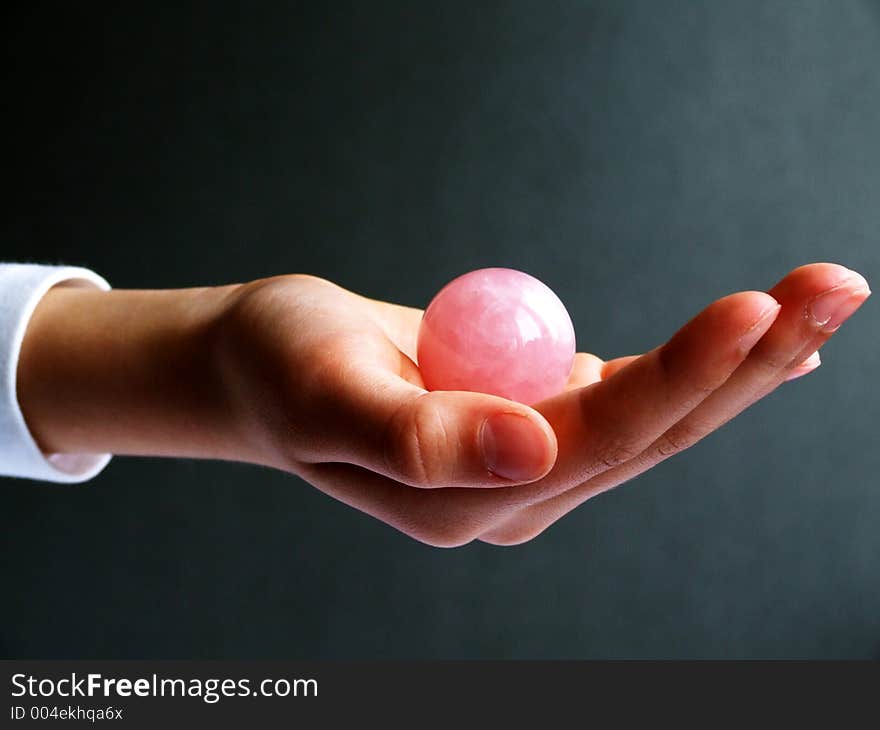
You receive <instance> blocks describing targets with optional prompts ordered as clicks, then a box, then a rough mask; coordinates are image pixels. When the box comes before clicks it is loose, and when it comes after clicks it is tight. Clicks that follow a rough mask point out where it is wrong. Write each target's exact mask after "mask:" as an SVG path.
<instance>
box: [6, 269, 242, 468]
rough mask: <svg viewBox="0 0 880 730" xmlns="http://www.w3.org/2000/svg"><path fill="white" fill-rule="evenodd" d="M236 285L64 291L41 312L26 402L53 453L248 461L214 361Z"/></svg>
mask: <svg viewBox="0 0 880 730" xmlns="http://www.w3.org/2000/svg"><path fill="white" fill-rule="evenodd" d="M235 289H236V287H235V286H232V287H214V288H200V289H174V290H155V291H152V290H144V291H141V290H114V291H109V292H104V291H98V290H92V289H75V288H65V287H56V288H54V289H52V290H50V291H49V292H48V293H47V294H46V295H45V296H44V297H43V299H42V301H41V302H40V304H39V306H38V307H37V309H36V310H35V311H34V314H33V316H32V317H31V320H30V323H29V325H28V329H27V332H26V334H25V338H24V341H23V343H22V349H21V354H20V357H19V365H18V373H17V393H18V400H19V404H20V406H21V409H22V413H23V414H24V417H25V420H26V421H27V424H28V427H29V428H30V430H31V433H32V434H33V436H34V439H35V440H36V442H37V443H38V445H39V446H40V448H41V449H42V450H43V451H44V452H47V453H114V454H141V455H161V456H185V457H202V458H222V459H243V458H246V455H244V454H241V453H239V451H238V449H239V440H238V439H237V437H236V435H235V424H234V420H235V419H234V414H233V413H232V412H231V408H230V406H229V401H228V398H226V396H225V394H224V389H223V387H222V385H221V383H220V380H219V377H218V375H217V368H216V366H215V363H214V347H213V343H214V342H215V332H216V328H217V327H218V326H219V323H220V322H221V319H222V315H223V312H224V311H225V308H226V306H227V302H228V300H229V297H230V295H231V294H232V293H233V292H234V291H235Z"/></svg>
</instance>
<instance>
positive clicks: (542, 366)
mask: <svg viewBox="0 0 880 730" xmlns="http://www.w3.org/2000/svg"><path fill="white" fill-rule="evenodd" d="M574 353H575V338H574V325H572V323H571V317H569V316H568V311H567V310H566V308H565V305H564V304H563V303H562V302H561V301H560V300H559V297H557V296H556V295H555V294H554V293H553V291H552V290H551V289H550V288H549V287H548V286H547V285H546V284H543V283H542V282H540V281H538V280H537V279H536V278H535V277H533V276H529V275H528V274H525V273H523V272H522V271H515V270H514V269H501V268H491V269H478V270H477V271H471V272H470V273H467V274H463V275H462V276H459V277H458V278H457V279H453V280H452V281H451V282H449V283H448V284H447V285H446V286H444V287H443V288H442V289H441V290H440V291H439V293H438V294H437V296H435V297H434V299H433V300H432V301H431V303H430V304H429V305H428V308H427V309H426V310H425V314H424V316H423V317H422V322H421V325H420V327H419V340H418V354H417V358H418V364H419V369H420V370H421V373H422V379H423V380H424V382H425V387H426V388H427V389H428V390H471V391H477V392H480V393H490V394H492V395H500V396H502V397H504V398H508V399H510V400H515V401H518V402H520V403H525V404H527V405H531V404H533V403H537V402H538V401H541V400H543V399H544V398H549V397H550V396H553V395H556V394H557V393H560V392H561V391H562V390H563V389H564V388H565V384H566V383H567V382H568V378H569V376H570V375H571V368H572V365H573V364H574Z"/></svg>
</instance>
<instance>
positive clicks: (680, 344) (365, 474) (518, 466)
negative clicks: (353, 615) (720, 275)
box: [217, 264, 870, 546]
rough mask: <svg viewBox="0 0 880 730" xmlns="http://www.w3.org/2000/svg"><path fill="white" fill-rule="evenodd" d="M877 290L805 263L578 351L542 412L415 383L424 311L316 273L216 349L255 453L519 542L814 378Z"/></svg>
mask: <svg viewBox="0 0 880 730" xmlns="http://www.w3.org/2000/svg"><path fill="white" fill-rule="evenodd" d="M869 293H870V292H869V289H868V286H867V283H866V282H865V280H864V279H863V278H862V277H861V276H860V275H859V274H857V273H855V272H852V271H850V270H848V269H845V268H843V267H842V266H838V265H834V264H812V265H808V266H803V267H801V268H798V269H796V270H795V271H793V272H792V273H791V274H789V275H788V276H787V277H785V278H784V279H783V280H782V281H781V282H779V284H777V285H776V286H775V287H774V288H773V289H771V290H770V292H769V293H762V292H756V291H753V292H741V293H738V294H733V295H730V296H727V297H724V298H723V299H719V300H718V301H716V302H714V303H713V304H711V305H710V306H709V307H707V308H706V309H705V310H704V311H703V312H701V313H700V314H699V315H697V316H696V317H695V318H694V319H692V320H691V321H690V322H688V323H687V324H686V325H685V326H684V327H683V328H682V329H681V330H679V331H678V332H677V333H676V334H675V335H674V336H673V337H672V338H671V339H670V340H669V341H668V342H667V343H665V344H663V345H661V346H658V347H656V348H655V349H653V350H651V351H650V352H647V353H646V354H644V355H641V356H630V357H623V358H618V359H615V360H609V361H607V362H606V361H602V360H601V359H600V358H598V357H596V356H595V355H590V354H586V353H579V354H578V355H577V358H576V363H575V368H574V371H573V373H572V376H571V381H570V384H569V388H568V389H567V390H566V392H564V393H561V394H559V395H558V396H556V397H554V398H551V399H548V400H546V401H544V402H542V403H539V404H537V405H535V406H534V408H528V407H526V406H523V405H521V404H518V403H513V402H511V401H507V400H504V399H502V398H498V397H495V396H490V395H484V394H479V393H468V392H459V391H455V392H452V391H437V392H427V391H425V390H424V388H423V384H422V381H421V378H420V375H419V370H418V367H417V366H416V364H415V346H416V336H417V331H418V326H419V321H420V318H421V314H422V312H421V310H418V309H412V308H407V307H401V306H397V305H393V304H387V303H384V302H379V301H375V300H371V299H367V298H365V297H362V296H359V295H357V294H354V293H352V292H349V291H346V290H345V289H342V288H340V287H338V286H336V285H334V284H332V283H330V282H327V281H324V280H322V279H317V278H314V277H309V276H287V277H277V278H273V279H267V280H261V281H258V282H253V283H251V284H247V285H244V286H243V287H241V288H240V289H239V290H237V291H236V292H235V293H234V294H233V295H232V301H233V303H232V304H231V305H230V307H229V308H228V311H227V314H226V315H225V316H224V319H223V326H222V327H221V328H220V331H221V332H222V335H221V337H220V341H221V345H220V346H219V347H218V348H217V353H218V355H217V357H218V364H219V366H220V373H221V380H222V382H223V384H224V391H225V392H226V393H229V394H233V397H232V400H231V402H230V404H231V408H232V410H233V412H235V413H237V414H238V416H237V417H236V419H235V422H236V431H237V436H236V438H235V439H234V441H236V442H238V443H240V444H245V445H246V448H245V452H246V453H247V454H248V457H247V458H248V459H249V460H252V461H257V462H260V463H264V464H268V465H271V466H274V467H277V468H280V469H286V470H289V471H292V472H294V473H296V474H299V475H301V476H302V477H303V478H304V479H306V480H307V481H309V482H310V483H312V484H313V485H315V486H316V487H318V488H319V489H321V490H322V491H324V492H326V493H327V494H329V495H331V496H333V497H335V498H336V499H339V500H340V501H342V502H345V503H346V504H349V505H351V506H353V507H355V508H357V509H359V510H361V511H363V512H366V513H367V514H370V515H372V516H374V517H376V518H378V519H380V520H382V521H383V522H386V523H388V524H390V525H392V526H394V527H396V528H397V529H399V530H401V531H403V532H404V533H406V534H408V535H410V536H412V537H414V538H415V539H417V540H421V541H423V542H426V543H428V544H431V545H436V546H457V545H462V544H464V543H467V542H470V541H472V540H474V539H480V540H483V541H486V542H489V543H493V544H497V545H512V544H517V543H521V542H524V541H526V540H529V539H531V538H533V537H535V536H536V535H538V534H539V533H540V532H542V531H543V530H544V529H546V528H547V527H548V526H549V525H551V524H552V523H553V522H555V521H556V520H557V519H559V518H560V517H562V516H563V515H564V514H566V513H567V512H569V511H570V510H572V509H574V508H575V507H577V506H578V505H579V504H581V503H582V502H584V501H585V500H587V499H589V498H590V497H593V496H595V495H596V494H599V493H601V492H603V491H605V490H607V489H610V488H612V487H614V486H616V485H618V484H621V483H622V482H624V481H626V480H628V479H631V478H632V477H634V476H636V475H638V474H640V473H641V472H643V471H645V470H646V469H649V468H651V467H652V466H654V465H655V464H657V463H659V462H660V461H662V460H663V459H666V458H667V457H669V456H671V455H672V454H674V453H677V452H679V451H682V450H683V449H685V448H688V447H689V446H691V445H693V444H694V443H696V442H697V441H699V440H700V439H701V438H703V437H704V436H706V435H707V434H709V433H711V432H712V431H713V430H715V429H716V428H718V427H719V426H721V425H722V424H724V423H725V422H727V421H728V420H730V419H731V418H733V417H734V416H735V415H737V414H738V413H740V412H741V411H742V410H744V409H745V408H747V407H748V406H749V405H751V404H752V403H754V402H755V401H757V400H759V399H760V398H762V397H763V396H765V395H767V394H768V393H769V392H771V391H772V390H774V389H775V388H776V387H777V386H778V385H780V384H781V383H782V382H784V381H786V380H790V379H793V378H795V377H798V376H800V375H803V374H805V373H807V372H810V371H811V370H812V369H814V368H815V367H816V366H818V364H819V360H818V354H817V351H818V349H819V348H820V347H821V346H822V345H823V344H824V343H825V342H826V341H827V340H828V338H829V337H830V336H831V334H832V333H833V332H834V331H835V329H836V328H837V327H838V326H839V325H840V324H841V323H842V322H843V321H844V320H845V319H846V318H847V317H848V316H849V315H850V314H852V313H853V312H854V311H855V310H856V309H857V308H858V307H859V306H860V305H861V303H862V302H863V301H864V300H865V299H866V298H867V297H868V296H869Z"/></svg>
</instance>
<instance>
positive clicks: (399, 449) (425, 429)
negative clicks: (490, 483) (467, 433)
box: [385, 393, 450, 488]
mask: <svg viewBox="0 0 880 730" xmlns="http://www.w3.org/2000/svg"><path fill="white" fill-rule="evenodd" d="M428 395H429V394H428V393H426V394H424V395H421V396H419V397H418V398H417V399H416V400H414V401H410V402H408V403H405V404H403V405H402V406H401V407H400V408H398V410H397V411H396V412H395V413H394V414H393V415H392V417H391V419H390V421H389V424H388V434H387V437H386V439H385V444H386V448H385V462H386V466H387V467H388V469H389V470H390V471H391V473H392V474H394V475H395V476H397V477H398V478H400V479H401V480H402V481H404V482H406V483H407V484H411V485H413V486H420V487H425V488H436V487H443V486H448V485H446V484H444V483H443V481H444V474H445V469H444V461H445V457H447V456H448V452H449V448H448V445H449V443H450V434H449V430H448V428H447V426H446V423H445V421H444V418H443V415H442V413H441V412H440V409H438V408H437V406H436V404H435V403H433V402H432V400H431V399H430V398H428V397H427V396H428Z"/></svg>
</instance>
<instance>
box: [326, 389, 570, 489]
mask: <svg viewBox="0 0 880 730" xmlns="http://www.w3.org/2000/svg"><path fill="white" fill-rule="evenodd" d="M364 375H365V374H364V373H361V377H358V378H352V379H349V380H347V381H346V382H345V384H344V385H343V386H342V387H343V388H344V390H345V391H347V392H346V393H345V394H343V397H341V398H338V399H334V400H335V402H334V407H335V408H334V410H335V412H336V418H334V420H335V421H336V423H337V424H338V426H339V427H340V428H339V429H338V431H337V434H338V435H339V440H337V444H336V446H337V449H335V450H336V452H337V453H336V455H335V459H334V460H336V461H345V462H348V463H352V464H358V465H360V466H363V467H365V468H367V469H370V470H371V471H374V472H377V473H380V474H384V475H385V476H388V477H390V478H392V479H395V480H396V481H399V482H403V483H405V484H408V485H410V486H413V487H422V488H436V487H503V486H510V485H513V484H522V483H525V482H531V481H534V480H536V479H539V478H541V477H542V476H544V475H545V474H547V472H548V471H550V469H551V468H552V467H553V464H554V463H555V461H556V449H557V445H556V435H555V433H554V432H553V429H552V428H551V426H550V424H549V423H548V422H547V421H546V419H545V418H544V417H543V416H542V415H541V414H540V413H538V412H537V411H536V410H534V409H532V408H529V407H528V406H525V405H522V404H521V403H515V402H513V401H509V400H506V399H504V398H500V397H497V396H493V395H486V394H483V393H471V392H466V391H426V390H424V389H423V388H420V387H418V386H416V385H413V384H412V383H409V382H408V381H406V380H404V379H403V378H400V377H398V376H396V375H394V374H392V373H390V372H387V371H380V372H375V373H372V374H371V377H364ZM334 440H335V439H334ZM340 442H341V443H340ZM339 447H341V448H339Z"/></svg>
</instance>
